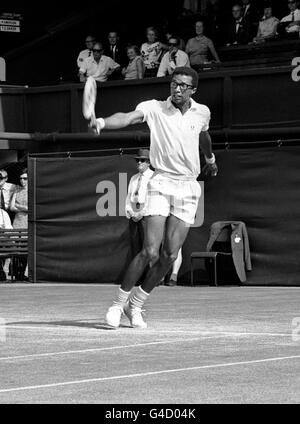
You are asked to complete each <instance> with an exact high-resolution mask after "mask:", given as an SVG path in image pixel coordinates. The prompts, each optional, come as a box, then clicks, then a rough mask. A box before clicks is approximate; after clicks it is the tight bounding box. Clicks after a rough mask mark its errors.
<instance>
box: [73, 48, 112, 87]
mask: <svg viewBox="0 0 300 424" xmlns="http://www.w3.org/2000/svg"><path fill="white" fill-rule="evenodd" d="M119 68H120V65H119V64H118V63H116V62H115V61H114V60H113V59H112V58H111V57H108V56H105V55H104V54H103V46H102V44H101V43H96V44H95V45H94V48H93V57H87V58H86V59H84V60H83V62H82V64H81V67H80V69H79V79H80V81H81V82H85V81H86V79H87V77H90V76H91V77H93V78H95V80H96V81H99V82H104V81H107V78H108V76H109V75H111V74H112V73H113V72H114V71H115V70H117V69H119Z"/></svg>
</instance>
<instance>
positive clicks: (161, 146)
mask: <svg viewBox="0 0 300 424" xmlns="http://www.w3.org/2000/svg"><path fill="white" fill-rule="evenodd" d="M136 110H139V111H141V112H143V114H144V119H143V121H144V122H147V124H148V126H149V128H150V162H151V165H152V166H153V167H154V168H155V170H158V171H163V172H167V173H171V174H175V175H177V176H178V175H184V176H187V177H189V178H197V176H198V175H199V174H200V158H199V135H200V133H201V131H207V130H208V128H209V121H210V110H209V108H208V107H207V106H205V105H201V104H199V103H196V102H195V101H194V100H193V99H191V107H190V108H189V109H188V110H187V112H186V113H185V114H184V115H182V113H181V112H180V110H179V109H177V108H176V107H175V106H174V105H173V104H172V102H171V97H169V98H168V99H167V100H165V101H158V100H148V101H145V102H142V103H140V104H138V105H137V107H136Z"/></svg>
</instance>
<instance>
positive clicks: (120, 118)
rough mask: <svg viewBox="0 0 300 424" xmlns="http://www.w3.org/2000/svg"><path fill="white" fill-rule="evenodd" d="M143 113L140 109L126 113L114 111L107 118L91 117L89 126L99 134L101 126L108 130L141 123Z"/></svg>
mask: <svg viewBox="0 0 300 424" xmlns="http://www.w3.org/2000/svg"><path fill="white" fill-rule="evenodd" d="M143 119H144V114H143V112H142V111H140V110H135V111H133V112H128V113H122V112H119V113H115V114H114V115H111V116H108V117H107V118H97V119H96V118H94V119H91V122H90V127H91V128H92V129H93V130H94V131H95V132H97V133H98V134H100V132H101V130H103V128H106V129H108V130H117V129H120V128H125V127H128V125H134V124H139V123H142V122H143Z"/></svg>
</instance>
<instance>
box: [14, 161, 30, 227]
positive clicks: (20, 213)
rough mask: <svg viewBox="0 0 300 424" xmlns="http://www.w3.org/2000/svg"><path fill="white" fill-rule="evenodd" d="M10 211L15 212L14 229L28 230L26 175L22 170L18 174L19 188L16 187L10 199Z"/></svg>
mask: <svg viewBox="0 0 300 424" xmlns="http://www.w3.org/2000/svg"><path fill="white" fill-rule="evenodd" d="M10 210H11V211H13V212H15V217H14V220H13V227H14V228H28V174H27V169H26V168H24V169H22V171H21V174H20V186H17V187H16V189H15V191H14V193H13V195H12V199H11V205H10Z"/></svg>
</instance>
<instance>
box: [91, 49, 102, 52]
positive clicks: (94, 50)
mask: <svg viewBox="0 0 300 424" xmlns="http://www.w3.org/2000/svg"><path fill="white" fill-rule="evenodd" d="M92 52H93V53H101V52H103V49H101V50H98V49H93V50H92Z"/></svg>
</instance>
